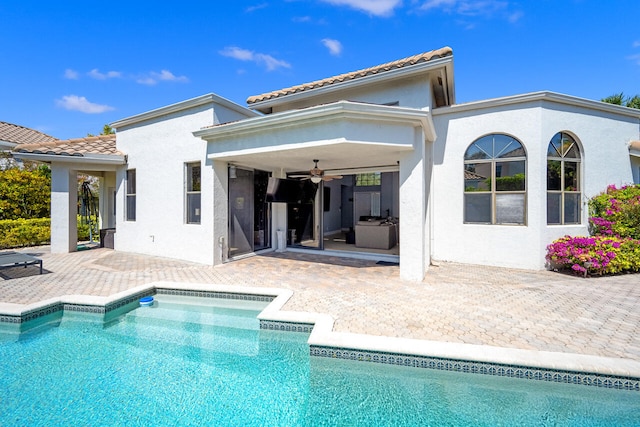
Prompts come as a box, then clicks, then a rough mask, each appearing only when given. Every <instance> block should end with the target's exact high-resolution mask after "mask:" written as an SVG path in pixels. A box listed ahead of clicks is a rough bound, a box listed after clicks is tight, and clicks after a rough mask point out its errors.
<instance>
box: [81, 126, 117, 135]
mask: <svg viewBox="0 0 640 427" xmlns="http://www.w3.org/2000/svg"><path fill="white" fill-rule="evenodd" d="M114 133H116V132H115V131H114V130H113V128H112V127H111V126H109V125H104V126H103V127H102V132H100V135H113V134H114ZM87 136H95V135H94V134H92V133H88V134H87Z"/></svg>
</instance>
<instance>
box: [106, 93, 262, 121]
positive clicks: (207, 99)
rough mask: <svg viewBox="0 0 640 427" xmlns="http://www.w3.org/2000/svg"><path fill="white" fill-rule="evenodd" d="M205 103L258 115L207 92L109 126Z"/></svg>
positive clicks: (253, 115) (143, 119)
mask: <svg viewBox="0 0 640 427" xmlns="http://www.w3.org/2000/svg"><path fill="white" fill-rule="evenodd" d="M206 104H218V105H220V106H223V107H225V108H228V109H230V110H232V111H235V112H238V113H240V114H244V115H246V116H248V117H255V116H259V115H260V114H259V113H257V112H255V111H253V110H250V109H248V108H246V107H243V106H242V105H239V104H236V103H235V102H232V101H229V100H228V99H226V98H223V97H221V96H218V95H216V94H215V93H209V94H206V95H202V96H199V97H197V98H192V99H187V100H186V101H181V102H178V103H175V104H171V105H167V106H164V107H161V108H157V109H155V110H151V111H147V112H145V113H141V114H137V115H135V116H131V117H127V118H124V119H122V120H118V121H116V122H113V123H111V124H110V126H111V127H112V128H114V129H116V130H117V129H119V128H122V127H125V126H130V125H134V124H137V123H140V122H144V121H147V120H151V119H155V118H157V117H162V116H166V115H168V114H172V113H176V112H179V111H184V110H188V109H190V108H195V107H199V106H201V105H206Z"/></svg>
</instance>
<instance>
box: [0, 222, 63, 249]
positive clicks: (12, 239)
mask: <svg viewBox="0 0 640 427" xmlns="http://www.w3.org/2000/svg"><path fill="white" fill-rule="evenodd" d="M50 240H51V219H49V218H34V219H4V220H0V249H7V248H18V247H23V246H37V245H42V244H45V243H49V241H50Z"/></svg>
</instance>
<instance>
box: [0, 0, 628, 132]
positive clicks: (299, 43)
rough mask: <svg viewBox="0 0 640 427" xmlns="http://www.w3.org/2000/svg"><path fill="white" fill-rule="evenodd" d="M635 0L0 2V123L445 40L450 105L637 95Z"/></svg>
mask: <svg viewBox="0 0 640 427" xmlns="http://www.w3.org/2000/svg"><path fill="white" fill-rule="evenodd" d="M639 17H640V1H638V0H606V1H605V0H529V1H525V0H520V1H511V0H264V1H263V0H256V1H242V0H237V1H235V0H231V1H217V0H209V1H189V0H187V1H184V2H168V1H144V0H143V1H136V0H127V1H121V0H111V1H86V0H83V1H76V0H69V1H59V2H53V1H35V0H2V2H0V52H1V55H0V57H1V58H2V61H1V62H0V94H1V102H0V121H5V122H10V123H14V124H18V125H22V126H26V127H30V128H33V129H37V130H40V131H42V132H45V133H48V134H50V135H52V136H55V137H57V138H62V139H67V138H75V137H82V136H86V135H87V134H88V133H93V134H98V133H100V131H101V130H102V127H103V125H104V124H106V123H111V122H113V121H116V120H119V119H122V118H125V117H128V116H132V115H135V114H139V113H142V112H145V111H148V110H152V109H155V108H159V107H162V106H164V105H168V104H172V103H175V102H179V101H183V100H186V99H189V98H193V97H196V96H200V95H204V94H207V93H211V92H213V93H216V94H217V95H220V96H222V97H224V98H227V99H229V100H231V101H234V102H237V103H239V104H240V105H245V101H246V99H247V97H249V96H251V95H258V94H261V93H264V92H270V91H272V90H277V89H281V88H284V87H288V86H293V85H297V84H301V83H306V82H309V81H313V80H317V79H321V78H325V77H330V76H333V75H337V74H342V73H345V72H349V71H355V70H358V69H361V68H367V67H370V66H374V65H378V64H382V63H385V62H389V61H393V60H396V59H400V58H404V57H407V56H411V55H415V54H418V53H422V52H426V51H429V50H433V49H438V48H440V47H443V46H450V47H451V48H452V49H453V53H454V77H455V84H456V100H457V102H458V103H462V102H468V101H474V100H479V99H487V98H495V97H500V96H506V95H515V94H520V93H526V92H533V91H538V90H551V91H555V92H560V93H566V94H569V95H574V96H579V97H583V98H588V99H596V100H599V99H601V98H603V97H605V96H608V95H611V94H614V93H618V92H624V93H625V94H626V95H635V94H640V25H638V22H639V21H638V20H639Z"/></svg>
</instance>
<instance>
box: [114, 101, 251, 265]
mask: <svg viewBox="0 0 640 427" xmlns="http://www.w3.org/2000/svg"><path fill="white" fill-rule="evenodd" d="M239 117H242V116H241V115H240V114H238V113H237V112H234V111H230V110H228V109H226V108H224V107H221V106H219V105H217V104H213V103H209V104H206V105H199V106H196V107H192V108H188V109H185V110H182V111H177V112H173V113H171V114H168V115H164V116H161V117H156V118H152V119H150V120H146V121H143V122H140V123H134V124H131V125H127V126H123V127H121V128H119V129H117V132H118V133H117V135H118V139H117V143H118V149H119V150H120V151H122V152H123V153H126V154H127V155H128V165H127V167H126V168H122V169H121V170H119V172H118V176H117V203H116V219H117V231H116V234H115V249H117V250H122V251H127V252H135V253H143V254H149V255H157V256H165V257H171V258H178V259H184V260H189V261H195V262H200V263H205V264H213V263H214V249H215V247H216V246H217V244H218V242H217V241H215V240H214V232H213V230H214V205H213V192H214V169H213V167H212V164H211V161H210V160H208V159H207V158H206V142H205V141H203V140H202V139H200V138H196V137H194V136H193V134H192V132H193V131H195V130H198V129H200V128H202V127H205V126H211V125H213V124H216V123H218V121H219V120H221V119H223V120H236V119H238V118H239ZM188 162H200V164H201V180H202V183H201V184H202V185H201V188H202V191H201V222H200V224H187V223H186V219H185V179H186V177H185V163H188ZM127 169H135V170H136V180H137V183H136V184H137V185H136V220H135V221H127V220H126V215H125V206H126V186H125V177H126V170H127ZM225 171H226V169H225ZM225 173H226V172H225ZM218 256H220V252H219V251H218Z"/></svg>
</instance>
